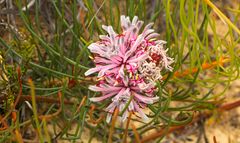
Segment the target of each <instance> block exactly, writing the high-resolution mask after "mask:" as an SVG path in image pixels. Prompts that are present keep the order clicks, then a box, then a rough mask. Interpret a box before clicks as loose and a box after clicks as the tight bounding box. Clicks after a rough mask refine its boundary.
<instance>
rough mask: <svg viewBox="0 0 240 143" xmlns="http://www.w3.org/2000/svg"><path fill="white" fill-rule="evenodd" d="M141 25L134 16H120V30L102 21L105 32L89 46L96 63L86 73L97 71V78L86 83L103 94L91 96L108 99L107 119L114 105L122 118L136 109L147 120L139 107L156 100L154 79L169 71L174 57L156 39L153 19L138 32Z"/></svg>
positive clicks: (96, 99) (160, 41) (94, 100)
mask: <svg viewBox="0 0 240 143" xmlns="http://www.w3.org/2000/svg"><path fill="white" fill-rule="evenodd" d="M142 25H143V21H139V20H138V17H137V16H135V17H134V18H133V20H132V21H130V18H129V17H125V16H121V28H122V33H121V34H117V33H116V32H114V30H113V28H112V26H104V25H103V26H102V28H103V29H104V30H105V31H106V32H107V33H108V35H100V36H99V37H100V40H99V41H98V42H95V43H92V44H91V45H89V47H88V49H89V50H90V51H91V52H92V53H93V54H94V60H93V62H94V63H95V65H96V67H95V68H91V69H89V70H88V71H87V72H86V73H85V75H86V76H88V75H90V74H93V73H98V79H99V83H98V84H97V85H92V86H89V89H90V90H93V91H96V92H101V93H102V96H100V97H93V98H90V100H91V101H93V102H100V101H103V100H107V99H110V100H111V103H110V104H109V105H108V107H107V108H106V109H105V110H106V111H108V112H109V114H108V116H107V122H109V121H110V120H111V115H112V114H111V113H113V111H114V110H115V109H116V108H118V109H119V111H120V112H124V113H123V114H122V116H121V120H122V121H124V120H125V119H126V118H127V117H128V113H129V111H132V112H138V113H139V115H140V116H141V117H142V118H143V119H145V120H147V119H148V117H147V116H146V115H145V114H144V113H143V112H142V110H141V108H144V107H145V105H146V104H153V103H154V102H156V101H158V97H157V96H155V95H154V93H155V92H156V90H157V89H156V87H155V82H156V80H161V78H162V75H161V71H162V70H163V69H166V70H170V71H172V67H171V66H170V65H171V64H172V63H173V59H172V58H170V57H168V56H167V50H166V49H164V48H163V45H164V44H165V43H166V42H165V41H162V40H156V38H157V37H158V36H159V34H157V33H155V32H154V30H153V29H151V27H152V26H153V23H150V24H148V25H146V26H145V27H144V29H143V31H142V32H141V33H140V29H141V27H142ZM125 109H126V110H125Z"/></svg>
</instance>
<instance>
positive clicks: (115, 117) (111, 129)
mask: <svg viewBox="0 0 240 143" xmlns="http://www.w3.org/2000/svg"><path fill="white" fill-rule="evenodd" d="M118 113H119V110H118V108H116V109H115V111H114V114H113V117H112V124H111V128H110V131H109V136H108V143H112V135H113V132H114V127H115V123H116V121H117V117H118Z"/></svg>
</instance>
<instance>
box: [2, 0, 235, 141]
mask: <svg viewBox="0 0 240 143" xmlns="http://www.w3.org/2000/svg"><path fill="white" fill-rule="evenodd" d="M33 2H34V3H33ZM32 3H33V4H32ZM239 3H240V2H239V1H222V2H218V1H212V2H211V1H209V0H161V1H159V0H134V1H133V0H119V1H115V0H97V1H94V0H71V1H67V0H33V1H30V2H29V1H24V0H23V1H21V0H16V1H12V0H9V1H8V0H6V1H5V0H0V20H1V22H0V31H1V32H0V36H1V37H0V49H1V51H0V52H1V53H0V54H1V57H0V64H1V70H0V74H1V78H0V89H1V93H0V99H1V103H0V108H1V116H0V119H1V123H0V125H1V129H0V141H1V142H12V141H17V142H23V141H24V142H37V141H38V142H63V141H66V142H80V141H82V142H91V141H93V142H95V141H99V142H111V141H112V142H129V141H132V142H147V141H150V140H154V141H156V142H157V141H158V142H160V141H166V140H167V138H166V136H165V135H166V134H168V133H169V132H173V131H175V130H177V129H183V128H185V127H186V126H188V125H189V124H192V123H193V122H201V121H202V120H199V119H203V118H207V117H209V116H211V115H212V114H213V113H215V112H217V111H219V110H220V111H223V110H229V109H231V108H234V107H237V106H238V105H239V102H237V103H235V104H226V105H225V104H224V105H222V104H223V103H225V102H226V98H227V96H226V94H225V91H228V90H229V87H230V86H231V83H232V82H233V81H235V80H237V79H238V78H239V67H240V63H239V62H240V58H239V55H240V51H239V48H240V46H239V41H240V37H239V35H240V31H239V29H238V27H239V26H240V18H239V17H240V4H239ZM31 4H32V5H31ZM27 5H28V6H27ZM120 15H128V16H130V17H131V18H133V16H135V15H136V16H138V17H139V19H141V20H143V21H144V22H145V24H147V23H149V22H154V23H155V24H154V29H155V30H156V31H157V32H158V33H160V34H161V35H160V39H163V40H166V41H167V45H166V48H168V49H169V50H168V54H169V55H170V56H171V57H173V58H174V59H175V63H174V65H173V68H174V70H173V72H172V73H169V72H166V73H164V80H163V81H162V82H161V81H159V82H158V83H157V85H158V88H159V91H158V93H157V94H158V96H159V98H160V100H159V102H158V103H156V104H154V105H149V107H148V108H149V109H148V110H146V111H145V112H146V113H149V114H148V116H149V117H151V121H150V122H149V123H143V122H142V121H141V119H140V118H138V116H137V115H134V114H133V115H131V116H130V118H128V121H127V122H126V123H125V124H120V123H118V122H115V120H114V118H116V117H117V115H114V117H113V121H112V123H110V124H107V123H106V121H105V116H106V113H105V112H104V110H103V107H105V106H106V104H107V103H97V104H96V103H91V102H90V101H89V100H88V99H89V98H90V97H93V96H95V95H96V94H98V93H94V92H91V91H90V90H88V86H89V85H90V84H93V82H95V78H94V77H85V76H84V72H85V71H86V70H87V69H89V68H91V67H93V66H94V65H93V63H92V61H91V59H90V58H89V56H91V54H90V52H89V51H88V49H87V46H88V45H89V44H90V43H92V42H93V41H95V40H97V39H98V35H101V34H104V32H103V30H102V28H101V25H103V24H104V25H112V26H113V27H114V29H115V30H116V31H118V32H120V31H121V29H120V23H119V18H120ZM219 25H221V26H220V27H219ZM219 87H220V88H219ZM230 105H232V106H230ZM233 105H234V106H233ZM176 136H179V135H178V134H177V135H176Z"/></svg>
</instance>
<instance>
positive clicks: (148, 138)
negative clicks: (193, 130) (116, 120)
mask: <svg viewBox="0 0 240 143" xmlns="http://www.w3.org/2000/svg"><path fill="white" fill-rule="evenodd" d="M239 106H240V100H238V101H235V102H233V103H228V104H225V105H222V106H219V107H218V108H217V111H219V112H222V111H229V110H231V109H234V108H237V107H239ZM212 114H213V112H209V111H208V112H204V113H198V114H195V115H194V117H193V120H192V122H190V123H188V124H185V125H180V126H173V127H170V128H169V129H167V131H166V128H163V129H162V130H160V131H158V132H155V133H153V134H151V135H148V136H146V137H143V138H142V140H141V143H145V142H149V141H152V140H154V139H157V138H159V137H162V136H163V135H166V134H169V133H172V132H174V131H177V130H182V129H184V128H185V127H187V126H190V125H192V124H193V123H196V122H198V121H199V120H201V119H203V118H208V117H210V116H211V115H212Z"/></svg>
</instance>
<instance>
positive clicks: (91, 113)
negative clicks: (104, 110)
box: [89, 105, 104, 124]
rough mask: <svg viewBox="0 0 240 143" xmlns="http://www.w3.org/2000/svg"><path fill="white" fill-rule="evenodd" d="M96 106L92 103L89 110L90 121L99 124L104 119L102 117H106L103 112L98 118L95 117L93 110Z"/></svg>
mask: <svg viewBox="0 0 240 143" xmlns="http://www.w3.org/2000/svg"><path fill="white" fill-rule="evenodd" d="M95 108H96V107H95V106H94V105H91V107H90V111H89V117H90V122H92V123H93V124H98V123H100V122H101V121H102V119H103V118H104V116H103V115H102V114H101V115H100V117H99V118H98V119H96V120H94V119H93V111H94V109H95Z"/></svg>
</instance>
